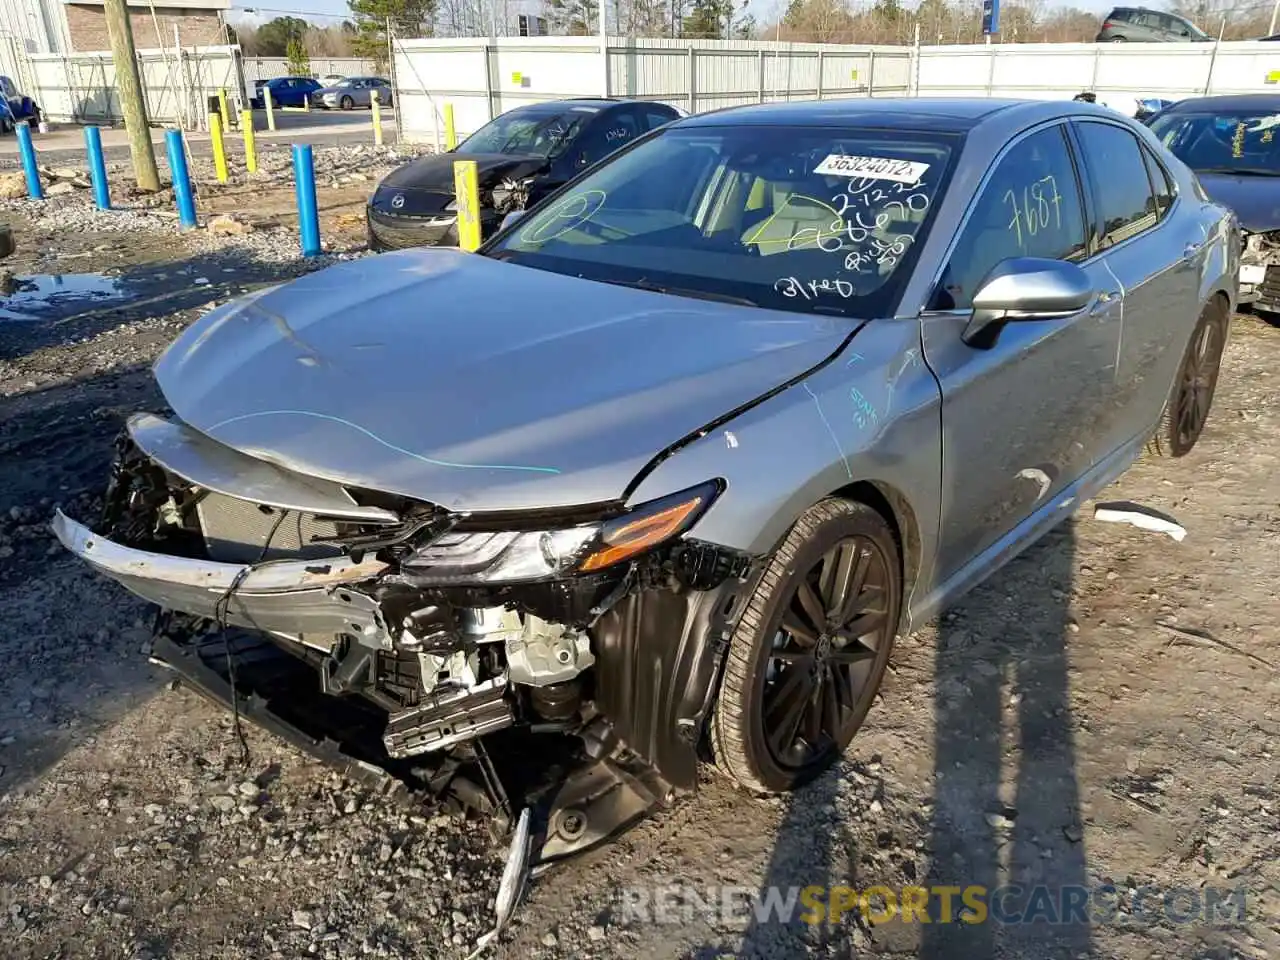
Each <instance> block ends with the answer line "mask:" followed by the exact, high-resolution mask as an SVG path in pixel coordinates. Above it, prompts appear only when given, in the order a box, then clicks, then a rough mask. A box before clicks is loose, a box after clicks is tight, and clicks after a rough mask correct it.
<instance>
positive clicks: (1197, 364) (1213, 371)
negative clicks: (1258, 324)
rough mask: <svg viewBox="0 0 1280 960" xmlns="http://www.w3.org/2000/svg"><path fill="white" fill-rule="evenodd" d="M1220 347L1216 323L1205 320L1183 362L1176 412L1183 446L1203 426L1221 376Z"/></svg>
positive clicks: (1189, 441) (1193, 438)
mask: <svg viewBox="0 0 1280 960" xmlns="http://www.w3.org/2000/svg"><path fill="white" fill-rule="evenodd" d="M1221 350H1222V345H1221V342H1220V339H1219V336H1218V326H1217V324H1214V323H1205V324H1202V325H1201V327H1200V330H1199V331H1198V333H1197V336H1196V341H1195V345H1194V347H1193V348H1192V349H1191V351H1190V353H1189V354H1188V355H1187V360H1186V363H1185V364H1184V365H1183V368H1182V384H1181V387H1180V389H1179V390H1178V407H1177V414H1176V415H1177V425H1178V426H1177V429H1178V444H1179V445H1180V446H1186V447H1190V446H1191V445H1192V444H1193V443H1195V441H1196V439H1197V438H1198V437H1199V436H1200V432H1201V431H1202V430H1204V425H1205V421H1206V420H1207V419H1208V417H1209V405H1210V403H1211V402H1212V400H1213V391H1214V387H1215V386H1216V384H1217V380H1218V366H1219V364H1218V359H1219V354H1220V352H1221Z"/></svg>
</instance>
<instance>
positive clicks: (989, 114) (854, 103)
mask: <svg viewBox="0 0 1280 960" xmlns="http://www.w3.org/2000/svg"><path fill="white" fill-rule="evenodd" d="M1091 106H1092V105H1091V104H1085V103H1080V102H1077V101H1072V100H1065V101H1057V100H1004V99H998V98H992V97H878V98H875V99H869V98H861V99H855V100H803V101H798V102H789V103H788V102H784V103H764V104H754V105H751V106H745V107H728V108H726V109H724V110H715V111H712V112H710V113H700V114H695V115H693V116H691V117H685V118H684V119H682V120H679V121H676V122H675V123H674V124H672V126H678V127H699V126H707V127H715V126H723V125H725V124H726V122H732V123H735V124H742V125H752V126H756V125H758V126H786V125H790V124H795V125H798V126H867V127H879V128H882V129H885V128H887V129H891V130H892V129H903V130H918V129H921V128H928V129H932V130H941V131H947V132H951V133H964V132H967V131H969V130H972V129H973V128H974V127H976V126H978V125H979V124H981V123H984V122H985V121H987V120H989V119H991V118H993V117H995V116H996V115H1006V116H1007V117H1008V119H1010V120H1014V119H1022V118H1023V117H1022V116H1021V115H1025V119H1026V120H1027V122H1029V123H1030V122H1034V121H1036V120H1041V119H1051V118H1053V117H1056V116H1072V115H1077V114H1086V113H1087V114H1089V115H1093V114H1095V113H1096V112H1097V110H1096V109H1095V110H1087V111H1086V110H1084V109H1081V108H1086V107H1091Z"/></svg>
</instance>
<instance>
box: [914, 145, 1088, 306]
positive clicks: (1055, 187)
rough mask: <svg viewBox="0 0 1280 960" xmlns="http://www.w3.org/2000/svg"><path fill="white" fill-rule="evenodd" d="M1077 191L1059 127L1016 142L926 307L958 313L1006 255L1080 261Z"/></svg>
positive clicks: (990, 182) (1081, 241)
mask: <svg viewBox="0 0 1280 960" xmlns="http://www.w3.org/2000/svg"><path fill="white" fill-rule="evenodd" d="M1087 250H1088V246H1087V244H1086V242H1085V227H1084V214H1083V212H1082V208H1081V202H1080V187H1079V183H1078V181H1077V179H1076V172H1075V167H1074V165H1073V164H1072V162H1071V151H1070V148H1069V147H1068V146H1067V139H1066V136H1065V132H1064V130H1063V128H1062V127H1061V126H1053V127H1048V128H1046V129H1044V130H1039V131H1037V132H1035V133H1033V134H1031V135H1030V136H1028V137H1025V138H1024V139H1022V140H1020V141H1019V142H1018V143H1017V144H1015V145H1014V146H1013V148H1012V149H1010V150H1009V152H1008V153H1006V154H1005V155H1004V157H1003V158H1001V160H1000V162H999V163H998V164H997V165H996V168H995V170H994V171H993V172H992V175H991V179H989V180H988V181H987V184H986V186H985V187H984V188H983V190H982V194H981V195H980V196H979V197H978V200H977V202H976V203H975V204H974V206H973V208H972V210H971V212H970V215H969V219H968V221H967V222H966V223H965V226H964V231H963V232H962V233H961V234H960V237H959V240H958V242H957V243H956V246H955V249H954V250H953V251H952V254H951V260H950V261H949V262H948V263H947V266H946V268H945V269H944V270H943V272H942V281H941V283H940V284H939V286H938V289H937V291H936V292H935V293H934V297H933V301H932V303H931V304H930V307H931V309H934V310H965V309H968V308H969V307H971V306H972V305H973V295H974V293H976V292H977V289H978V287H979V286H980V285H981V283H982V281H983V279H984V278H985V277H986V276H987V274H989V273H990V272H991V270H992V268H994V267H995V266H996V264H998V263H1000V262H1002V261H1004V260H1008V259H1010V258H1012V257H1045V258H1048V259H1051V260H1083V259H1084V258H1085V257H1086V256H1087Z"/></svg>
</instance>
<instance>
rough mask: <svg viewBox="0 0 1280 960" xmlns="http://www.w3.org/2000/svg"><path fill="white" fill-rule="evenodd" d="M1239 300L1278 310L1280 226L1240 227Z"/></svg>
mask: <svg viewBox="0 0 1280 960" xmlns="http://www.w3.org/2000/svg"><path fill="white" fill-rule="evenodd" d="M1240 303H1241V305H1244V304H1252V305H1253V306H1254V307H1256V308H1257V309H1259V310H1266V311H1270V312H1275V313H1280V230H1272V231H1268V232H1266V233H1251V232H1249V231H1247V230H1246V231H1244V250H1243V252H1242V253H1241V255H1240Z"/></svg>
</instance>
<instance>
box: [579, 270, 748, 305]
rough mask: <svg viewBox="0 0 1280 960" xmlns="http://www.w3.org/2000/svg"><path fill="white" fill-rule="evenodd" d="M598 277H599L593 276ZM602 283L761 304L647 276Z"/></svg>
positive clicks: (738, 302) (657, 291) (681, 295)
mask: <svg viewBox="0 0 1280 960" xmlns="http://www.w3.org/2000/svg"><path fill="white" fill-rule="evenodd" d="M592 279H597V278H592ZM598 279H599V280H600V282H601V283H612V284H613V285H614V286H616V287H633V288H635V289H636V290H649V291H650V292H652V293H669V294H671V295H672V296H676V297H692V298H694V299H695V300H713V301H715V302H716V303H733V304H736V305H738V306H740V307H758V306H760V304H758V303H756V302H755V301H754V300H749V299H747V298H746V297H734V296H730V295H729V294H727V293H712V292H711V291H710V290H694V289H691V288H688V287H664V286H662V285H661V284H657V283H654V282H653V281H652V280H649V279H647V278H645V277H641V278H640V279H639V280H609V279H605V278H603V277H601V278H598Z"/></svg>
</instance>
